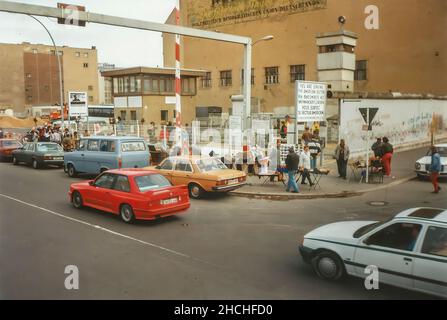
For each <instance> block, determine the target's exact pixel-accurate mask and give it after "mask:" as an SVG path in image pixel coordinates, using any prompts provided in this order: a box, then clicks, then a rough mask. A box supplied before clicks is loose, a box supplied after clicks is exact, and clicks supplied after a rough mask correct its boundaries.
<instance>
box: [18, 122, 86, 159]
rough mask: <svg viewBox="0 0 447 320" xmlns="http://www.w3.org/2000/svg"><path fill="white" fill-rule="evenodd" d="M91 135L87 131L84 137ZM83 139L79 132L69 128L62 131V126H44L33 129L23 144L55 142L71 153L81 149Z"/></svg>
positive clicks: (25, 137)
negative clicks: (80, 144) (80, 142)
mask: <svg viewBox="0 0 447 320" xmlns="http://www.w3.org/2000/svg"><path fill="white" fill-rule="evenodd" d="M89 135H90V134H89V132H88V130H85V132H84V134H83V137H88V136H89ZM80 139H81V137H80V135H79V134H78V132H77V131H72V130H70V129H69V128H65V129H64V130H62V128H61V127H60V126H56V125H49V124H47V125H44V126H41V127H33V128H32V129H31V130H30V131H29V132H27V133H26V135H25V136H24V138H23V142H54V143H57V144H59V145H61V146H62V147H63V148H64V151H66V152H70V151H73V150H75V149H76V148H77V147H79V141H80Z"/></svg>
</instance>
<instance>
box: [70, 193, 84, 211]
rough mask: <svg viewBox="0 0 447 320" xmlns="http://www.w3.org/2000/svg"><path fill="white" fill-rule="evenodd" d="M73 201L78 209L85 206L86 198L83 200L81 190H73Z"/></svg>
mask: <svg viewBox="0 0 447 320" xmlns="http://www.w3.org/2000/svg"><path fill="white" fill-rule="evenodd" d="M71 203H72V204H73V207H75V208H76V209H82V208H83V207H84V200H82V196H81V194H80V193H79V191H75V192H73V195H72V196H71Z"/></svg>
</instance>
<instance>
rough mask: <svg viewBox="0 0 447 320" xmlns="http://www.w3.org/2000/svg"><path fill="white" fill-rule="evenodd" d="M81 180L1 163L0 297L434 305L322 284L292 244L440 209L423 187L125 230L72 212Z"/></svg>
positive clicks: (355, 286) (244, 205) (236, 206)
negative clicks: (313, 234)
mask: <svg viewBox="0 0 447 320" xmlns="http://www.w3.org/2000/svg"><path fill="white" fill-rule="evenodd" d="M79 180H80V179H70V178H69V177H67V176H66V175H65V174H64V172H63V171H62V170H61V169H42V170H34V169H32V168H30V167H26V166H13V165H12V164H9V163H0V299H402V298H405V299H430V298H432V297H430V296H426V295H423V294H419V293H414V292H410V291H406V290H401V289H398V288H393V287H389V286H385V285H381V287H380V289H379V290H377V291H368V290H366V289H364V287H363V281H362V280H359V279H355V278H348V279H346V280H344V281H342V282H337V283H329V282H325V281H323V280H320V279H319V278H317V277H316V276H315V275H314V273H313V272H312V270H311V269H310V267H309V266H307V265H306V264H305V263H303V262H302V260H301V258H300V256H299V255H298V252H297V248H298V241H299V239H300V238H301V237H302V236H303V235H304V234H305V233H306V232H308V231H309V230H311V229H313V228H315V227H317V226H320V225H322V224H327V223H330V222H335V221H340V220H356V219H360V220H365V219H366V220H370V219H373V220H382V219H386V218H388V217H390V216H391V215H394V214H395V213H397V212H399V211H401V210H403V209H405V208H408V207H415V206H436V207H447V198H446V197H445V195H443V194H439V195H433V194H431V193H430V191H431V185H430V184H429V183H428V182H424V181H411V182H409V183H406V184H403V185H400V186H397V187H393V188H388V189H383V190H380V191H377V192H374V193H369V194H366V195H364V196H360V197H353V198H346V199H324V200H321V199H319V200H293V201H267V200H255V199H245V198H241V197H234V196H220V195H219V196H212V197H209V198H207V199H205V200H199V201H192V206H191V209H190V210H189V211H188V212H187V213H185V214H182V215H179V216H176V217H171V218H167V219H165V220H161V221H156V222H138V223H137V224H135V225H126V224H124V223H122V222H121V221H120V220H118V219H117V218H116V217H114V216H113V215H111V214H107V213H103V212H100V211H97V210H92V209H84V210H76V209H74V208H73V207H72V206H71V204H70V203H69V202H68V200H67V191H68V188H69V185H70V183H72V182H76V181H79ZM444 185H445V183H444ZM444 189H447V186H446V188H444ZM443 192H444V193H445V192H446V191H443ZM369 201H386V202H388V205H386V206H383V207H374V206H370V205H368V204H367V203H368V202H369ZM67 265H76V266H77V267H78V268H79V272H80V283H79V285H80V287H79V290H66V289H65V287H64V281H65V277H66V275H65V274H64V270H65V267H66V266H67Z"/></svg>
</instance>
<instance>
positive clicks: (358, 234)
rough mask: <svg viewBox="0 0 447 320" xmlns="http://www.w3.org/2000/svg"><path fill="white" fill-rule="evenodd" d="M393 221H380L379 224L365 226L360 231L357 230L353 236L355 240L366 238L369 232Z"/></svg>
mask: <svg viewBox="0 0 447 320" xmlns="http://www.w3.org/2000/svg"><path fill="white" fill-rule="evenodd" d="M392 219H393V218H390V219H387V220H385V221H379V222H374V223H370V224H367V225H366V226H363V227H361V228H360V229H357V230H356V231H355V232H354V234H353V235H352V236H353V237H354V238H360V237H362V236H364V235H365V234H367V233H368V232H370V231H372V230H374V229H375V228H377V227H379V226H381V225H383V224H385V223H387V222H389V221H391V220H392Z"/></svg>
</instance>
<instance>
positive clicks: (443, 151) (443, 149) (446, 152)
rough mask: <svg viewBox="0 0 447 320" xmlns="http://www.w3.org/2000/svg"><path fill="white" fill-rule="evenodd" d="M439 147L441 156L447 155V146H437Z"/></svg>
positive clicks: (429, 152)
mask: <svg viewBox="0 0 447 320" xmlns="http://www.w3.org/2000/svg"><path fill="white" fill-rule="evenodd" d="M437 149H438V153H439V155H440V156H441V157H447V147H437ZM427 156H431V150H428V152H427Z"/></svg>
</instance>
